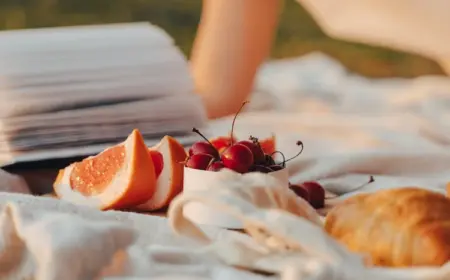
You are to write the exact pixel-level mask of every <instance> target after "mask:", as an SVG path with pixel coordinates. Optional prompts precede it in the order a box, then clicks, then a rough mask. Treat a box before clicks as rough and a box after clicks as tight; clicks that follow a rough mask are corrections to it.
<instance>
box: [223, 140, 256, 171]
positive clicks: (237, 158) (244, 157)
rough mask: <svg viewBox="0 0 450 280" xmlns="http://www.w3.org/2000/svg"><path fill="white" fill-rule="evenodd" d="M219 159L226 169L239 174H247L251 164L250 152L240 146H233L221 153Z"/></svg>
mask: <svg viewBox="0 0 450 280" xmlns="http://www.w3.org/2000/svg"><path fill="white" fill-rule="evenodd" d="M221 159H222V162H223V164H224V165H225V167H226V168H229V169H231V170H234V171H236V172H239V173H245V172H247V171H248V169H249V168H250V166H251V165H252V164H253V154H252V151H250V149H249V148H247V147H246V146H244V145H240V144H235V145H233V146H231V147H229V148H228V149H226V150H225V151H224V152H223V153H222V156H221Z"/></svg>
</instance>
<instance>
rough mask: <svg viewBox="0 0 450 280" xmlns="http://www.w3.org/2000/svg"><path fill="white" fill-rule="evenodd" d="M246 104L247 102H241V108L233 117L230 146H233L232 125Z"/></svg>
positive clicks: (232, 126)
mask: <svg viewBox="0 0 450 280" xmlns="http://www.w3.org/2000/svg"><path fill="white" fill-rule="evenodd" d="M247 103H248V101H245V102H243V103H242V105H241V108H239V110H238V111H237V113H236V114H235V115H234V118H233V122H232V123H231V137H230V138H231V146H232V145H233V142H234V141H233V135H234V134H233V131H234V123H235V122H236V118H237V116H238V115H239V113H240V112H241V111H242V108H244V106H245V104H247Z"/></svg>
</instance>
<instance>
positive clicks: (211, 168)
mask: <svg viewBox="0 0 450 280" xmlns="http://www.w3.org/2000/svg"><path fill="white" fill-rule="evenodd" d="M224 168H225V165H223V162H221V161H215V162H213V163H211V164H210V165H209V166H208V168H206V170H207V171H213V172H217V171H220V170H222V169H224Z"/></svg>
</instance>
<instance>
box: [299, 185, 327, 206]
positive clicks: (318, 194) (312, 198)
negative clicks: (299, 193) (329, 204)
mask: <svg viewBox="0 0 450 280" xmlns="http://www.w3.org/2000/svg"><path fill="white" fill-rule="evenodd" d="M302 185H303V188H305V189H306V190H307V191H308V192H309V203H311V205H312V206H313V207H314V208H316V209H320V208H323V207H324V206H325V189H324V188H323V187H322V185H321V184H319V183H318V182H312V181H311V182H304V183H302Z"/></svg>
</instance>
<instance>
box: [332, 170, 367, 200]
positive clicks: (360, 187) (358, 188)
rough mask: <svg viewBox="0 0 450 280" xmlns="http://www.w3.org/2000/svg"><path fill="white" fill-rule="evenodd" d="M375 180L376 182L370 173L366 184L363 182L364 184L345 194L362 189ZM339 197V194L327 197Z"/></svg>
mask: <svg viewBox="0 0 450 280" xmlns="http://www.w3.org/2000/svg"><path fill="white" fill-rule="evenodd" d="M373 182H375V178H374V177H373V176H372V175H370V177H369V181H367V182H365V183H364V184H362V185H360V186H358V187H356V188H354V189H352V190H351V191H348V192H346V193H345V194H348V193H352V192H356V191H357V190H360V189H362V188H364V187H365V186H367V185H370V184H372V183H373ZM338 197H339V195H337V196H335V197H326V199H334V198H338Z"/></svg>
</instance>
